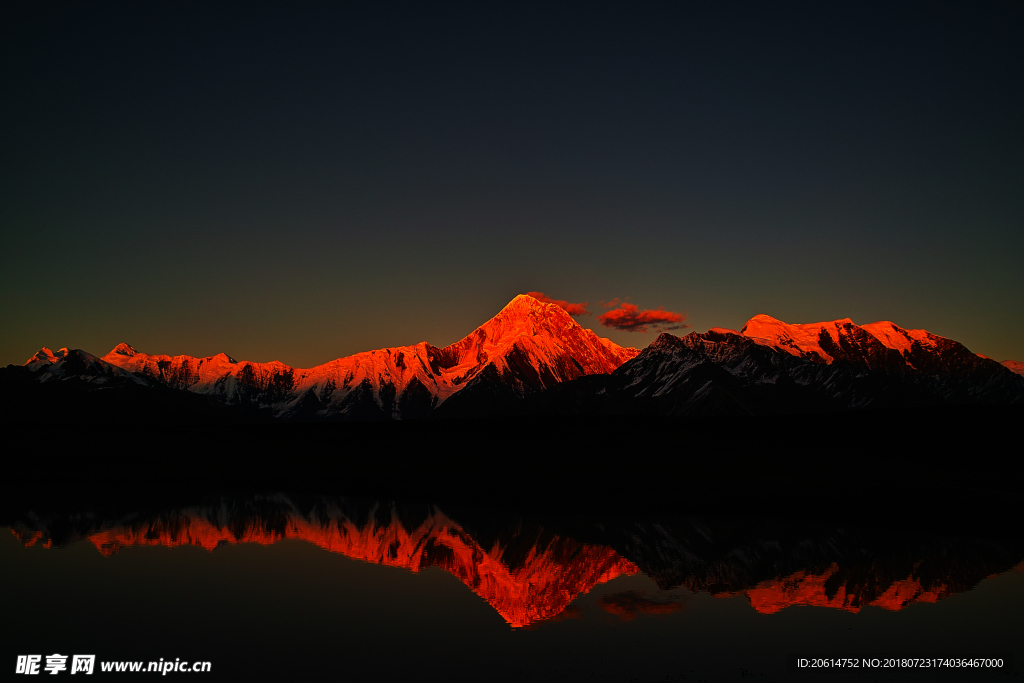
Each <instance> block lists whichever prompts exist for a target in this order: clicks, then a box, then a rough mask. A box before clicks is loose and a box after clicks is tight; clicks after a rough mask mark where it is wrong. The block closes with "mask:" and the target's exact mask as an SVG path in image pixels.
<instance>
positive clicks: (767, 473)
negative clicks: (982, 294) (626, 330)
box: [0, 406, 1024, 538]
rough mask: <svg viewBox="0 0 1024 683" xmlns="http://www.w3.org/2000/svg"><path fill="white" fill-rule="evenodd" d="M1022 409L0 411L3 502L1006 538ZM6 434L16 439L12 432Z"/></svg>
mask: <svg viewBox="0 0 1024 683" xmlns="http://www.w3.org/2000/svg"><path fill="white" fill-rule="evenodd" d="M1021 418H1024V409H1021V408H1020V407H1017V406H969V407H956V408H929V409H911V410H906V411H884V412H883V411H878V412H868V411H865V412H850V413H837V414H827V415H813V416H807V415H793V416H782V417H770V418H769V417H745V418H735V417H728V418H726V417H722V418H685V419H670V418H635V417H631V418H572V419H557V418H556V419H553V418H516V419H511V418H510V419H498V420H492V419H487V420H450V421H449V420H446V421H441V420H422V421H407V422H376V423H334V424H323V423H321V424H234V425H149V426H132V425H113V424H79V425H75V424H59V423H58V424H54V423H43V422H37V423H29V422H19V423H7V424H6V425H4V426H3V430H4V433H5V434H6V435H7V439H6V440H7V442H8V444H11V445H12V448H11V449H10V451H9V452H10V455H9V457H8V458H7V464H6V472H7V474H6V476H5V477H4V483H3V484H2V491H0V492H2V494H3V499H4V501H5V502H4V507H5V508H7V509H8V510H13V509H24V508H25V507H26V506H28V507H34V506H39V505H43V506H46V507H51V506H56V507H58V508H60V507H64V506H68V508H69V509H70V508H74V507H76V506H78V507H81V505H82V504H86V505H90V506H94V505H99V506H102V505H105V504H108V503H109V504H115V501H117V502H116V504H117V505H126V506H128V507H131V506H133V505H135V506H137V504H138V503H144V504H146V505H151V504H154V503H155V502H157V501H159V500H161V499H163V498H167V499H173V500H178V499H180V498H181V496H182V495H185V496H186V497H187V496H193V495H198V496H203V495H207V494H209V493H210V492H218V493H219V492H224V491H232V490H235V491H290V492H306V493H310V494H316V495H345V496H363V497H373V498H387V499H392V500H402V501H412V502H414V501H421V502H426V503H432V504H442V505H445V506H447V507H449V508H455V507H472V508H483V509H492V510H501V511H507V512H512V513H515V514H538V515H544V516H556V517H575V516H587V517H592V516H594V515H599V516H600V515H609V516H629V517H663V516H666V515H670V516H673V517H675V516H685V515H712V516H729V517H733V516H735V517H745V518H759V519H771V518H779V519H787V518H797V519H816V520H821V521H827V522H829V523H837V524H857V525H859V526H863V525H867V526H879V527H886V528H888V527H891V526H892V525H900V526H903V527H905V528H907V529H908V531H910V530H916V531H922V532H939V533H952V534H958V535H959V534H963V535H970V536H972V537H979V536H985V537H1003V538H1009V537H1013V538H1017V537H1021V536H1022V535H1024V532H1022V530H1021V529H1020V525H1019V523H1018V518H1019V511H1020V507H1021V498H1022V496H1021V492H1020V487H1019V484H1018V482H1017V481H1016V479H1015V478H1013V477H1012V476H1011V474H1010V473H1011V472H1013V471H1014V469H1015V468H1013V465H1014V461H1015V460H1016V459H1017V457H1016V456H1015V454H1014V445H1015V444H1017V443H1019V425H1020V424H1022V423H1024V420H1022V419H1021ZM18 444H20V445H18Z"/></svg>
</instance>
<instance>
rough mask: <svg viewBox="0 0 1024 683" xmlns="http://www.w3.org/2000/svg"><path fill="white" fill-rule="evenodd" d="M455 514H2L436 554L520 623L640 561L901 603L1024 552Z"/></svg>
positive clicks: (820, 594) (73, 527)
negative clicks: (106, 516) (459, 516)
mask: <svg viewBox="0 0 1024 683" xmlns="http://www.w3.org/2000/svg"><path fill="white" fill-rule="evenodd" d="M463 518H464V519H463V522H464V523H459V522H456V521H455V520H454V519H452V518H451V517H449V516H447V515H446V514H444V513H442V512H441V511H440V510H438V509H437V508H435V507H427V506H419V507H417V506H407V505H395V504H390V505H382V504H378V503H373V502H367V501H357V500H352V499H347V498H318V499H315V500H312V501H305V500H300V499H296V500H293V499H290V498H287V497H285V496H271V497H250V498H246V499H242V500H221V501H218V502H217V503H216V504H213V505H209V504H206V505H194V506H190V507H184V508H181V509H177V510H171V511H162V512H158V513H153V514H127V515H123V516H120V517H119V518H118V519H99V518H95V517H94V518H89V517H87V516H83V515H73V516H66V515H54V516H51V517H47V518H40V517H37V516H36V515H27V516H25V515H23V516H19V518H18V519H16V520H10V521H9V522H8V523H9V524H10V526H11V527H12V530H13V531H14V533H15V534H16V535H17V536H18V538H19V539H20V540H21V541H22V542H23V543H24V544H25V545H34V544H36V543H39V542H42V543H43V544H44V545H46V546H47V547H51V546H52V545H56V546H62V545H66V544H67V543H70V542H73V541H76V540H79V539H82V538H88V539H89V540H90V541H91V542H92V543H93V544H94V545H95V546H96V548H97V549H98V550H99V551H100V552H101V553H103V554H104V555H107V556H109V555H113V554H114V553H116V552H117V551H118V550H119V549H120V548H122V547H125V546H133V545H164V546H181V545H197V546H201V547H203V548H206V549H207V550H211V551H212V550H214V549H215V548H217V547H218V546H220V545H223V544H226V543H261V544H264V545H267V544H272V543H275V542H277V541H279V540H282V539H286V538H297V539H302V540H305V541H308V542H310V543H313V544H315V545H317V546H319V547H321V548H324V549H325V550H329V551H331V552H337V553H341V554H343V555H345V556H347V557H351V558H355V559H359V560H363V561H366V562H374V563H378V564H385V565H389V566H395V567H404V568H406V569H411V570H412V571H419V570H420V569H423V568H425V567H431V566H433V567H439V568H441V569H443V570H445V571H447V572H449V573H451V574H453V575H454V576H456V577H457V578H458V579H459V580H460V581H462V582H463V583H464V584H466V586H468V587H469V588H470V589H471V590H473V592H475V593H476V594H477V595H479V596H480V597H482V598H484V599H485V600H486V601H487V602H488V603H490V604H491V606H492V607H494V609H495V610H496V611H497V612H498V613H499V614H500V615H501V616H502V617H503V618H504V619H505V620H506V621H507V622H508V623H509V624H511V625H512V626H517V627H518V626H526V625H529V624H531V623H534V622H537V621H540V620H544V619H548V618H551V617H554V616H556V615H558V614H559V613H560V612H562V611H563V610H564V609H565V608H566V607H568V605H569V603H570V602H572V600H573V599H574V598H575V597H576V596H577V595H579V594H581V593H584V592H587V591H589V590H590V589H591V588H593V587H594V586H596V585H597V584H599V583H603V582H606V581H609V580H611V579H613V578H615V577H616V576H619V575H622V574H633V573H636V572H637V571H643V572H644V573H645V574H647V575H648V576H650V577H651V578H652V579H653V580H654V581H655V582H656V583H657V584H658V586H659V588H661V589H663V590H669V589H672V588H676V587H680V586H681V587H685V588H687V589H689V590H691V591H706V592H708V593H710V594H712V595H716V596H732V595H738V594H743V595H746V597H747V598H748V599H749V601H750V603H751V605H752V606H753V607H754V608H755V609H756V610H757V611H759V612H762V613H766V614H770V613H774V612H777V611H779V610H780V609H783V608H785V607H788V606H791V605H815V606H825V607H832V608H838V609H843V610H848V611H854V612H856V611H858V610H859V609H860V608H862V607H864V606H866V605H875V606H879V607H883V608H886V609H890V610H898V609H901V608H903V607H905V606H907V605H909V604H911V603H914V602H925V603H927V602H935V601H937V600H941V599H943V598H945V597H948V596H950V595H953V594H955V593H959V592H962V591H965V590H969V589H970V588H972V587H973V586H974V585H976V584H977V583H978V581H980V580H981V579H983V578H985V577H987V576H990V575H993V574H997V573H1000V572H1004V571H1007V570H1008V569H1011V568H1012V567H1014V565H1015V564H1018V563H1019V562H1020V561H1021V558H1022V557H1024V545H1022V544H1021V543H1019V542H1015V541H1010V542H996V541H972V540H964V539H949V538H941V537H934V536H933V537H920V538H908V536H907V534H906V533H905V532H900V533H896V532H894V533H892V534H882V533H879V532H868V531H864V530H851V529H841V528H835V527H825V526H815V525H794V524H767V523H764V522H749V521H748V522H743V523H740V522H737V521H735V520H733V521H714V522H707V521H697V520H692V519H688V520H674V521H671V522H666V521H662V522H659V523H657V524H651V523H636V522H622V521H618V522H615V523H608V522H604V523H600V524H597V523H594V524H579V523H574V524H572V525H569V526H566V524H564V523H563V524H561V525H556V527H557V532H556V531H555V528H556V527H550V526H547V527H546V526H542V525H540V524H536V523H527V522H524V521H523V520H520V519H503V520H497V519H495V518H493V517H480V516H479V515H469V516H468V518H466V516H463ZM638 599H639V598H637V599H635V600H632V601H630V604H629V605H625V604H624V605H618V603H615V604H611V603H609V605H603V607H604V608H605V609H606V610H609V611H612V612H613V613H614V612H615V610H616V609H618V610H620V611H623V613H624V614H625V613H627V612H629V613H636V612H637V611H639V612H644V613H651V614H667V613H670V612H672V611H674V610H675V609H676V606H672V605H670V604H669V603H657V602H651V604H650V605H647V604H646V603H645V604H643V605H640V606H639V607H638V606H637V605H633V602H636V600H638ZM620 602H621V600H620ZM651 605H655V606H659V605H664V606H659V607H658V609H654V608H652V607H651ZM630 610H632V611H631V612H630Z"/></svg>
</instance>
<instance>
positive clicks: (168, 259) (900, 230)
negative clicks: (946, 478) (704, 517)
mask: <svg viewBox="0 0 1024 683" xmlns="http://www.w3.org/2000/svg"><path fill="white" fill-rule="evenodd" d="M637 5H638V3H625V2H623V3H617V4H605V3H542V4H529V5H528V4H525V3H512V4H496V3H478V4H472V5H471V4H467V5H460V6H456V5H452V4H433V5H432V4H428V3H410V4H403V5H399V4H384V3H366V4H360V5H356V4H351V5H350V4H344V5H342V4H341V3H337V4H335V3H328V4H294V3H287V4H286V3H281V4H277V5H275V4H259V3H245V4H237V5H223V4H216V3H194V4H189V3H179V2H175V3H165V4H161V3H125V4H115V3H69V4H66V3H59V4H55V3H45V2H42V3H35V2H33V3H22V6H21V7H19V9H17V10H11V9H10V8H8V9H6V10H5V16H4V19H3V21H2V22H0V53H2V61H0V73H2V79H3V80H2V84H3V92H4V98H3V102H4V105H3V107H2V108H0V117H2V123H3V140H4V144H3V148H2V149H3V151H2V153H3V166H2V170H0V173H2V183H0V197H2V201H0V207H2V208H0V211H2V213H0V217H2V223H0V225H2V234H3V248H2V250H0V320H2V334H0V363H2V364H7V363H23V362H24V361H25V360H26V359H27V358H28V357H29V356H30V355H31V354H32V353H34V352H35V351H36V350H37V349H38V348H39V347H40V346H44V345H45V346H50V347H53V348H57V347H62V346H68V347H73V348H75V347H77V348H83V349H86V350H87V351H90V352H92V353H95V354H97V355H102V354H104V353H106V352H107V351H109V350H110V349H111V348H112V347H113V346H114V345H115V344H117V343H118V342H122V341H124V342H128V343H130V344H132V345H134V346H135V347H136V348H138V349H139V350H141V351H146V352H148V353H170V354H191V355H197V356H204V355H211V354H215V353H218V352H221V351H224V352H227V353H229V354H231V355H232V356H234V357H235V358H238V359H246V360H254V361H268V360H273V359H279V360H281V361H284V362H286V363H288V364H291V365H294V366H301V367H305V366H310V365H314V364H318V363H323V362H325V361H327V360H330V359H333V358H337V357H339V356H344V355H349V354H352V353H356V352H358V351H365V350H369V349H373V348H381V347H386V346H398V345H404V344H413V343H416V342H419V341H424V340H425V341H429V342H431V343H432V344H435V345H438V346H442V345H445V344H449V343H451V342H454V341H456V340H458V339H459V338H461V337H462V336H464V335H466V334H468V333H469V332H471V331H472V330H473V329H474V328H475V327H476V326H478V325H479V324H481V323H483V322H485V321H486V320H487V319H488V318H489V317H491V316H492V315H494V314H495V313H497V311H498V310H499V309H500V308H501V307H502V306H504V305H505V304H506V303H507V302H508V301H509V300H510V299H512V297H513V296H515V295H516V294H519V293H524V292H528V291H539V292H544V293H545V294H547V295H548V296H550V297H553V298H556V299H564V300H568V301H571V302H589V303H590V308H591V310H592V311H594V314H593V315H591V316H581V317H579V318H577V319H578V320H579V322H580V323H581V324H583V325H584V326H585V327H591V328H594V329H595V330H596V331H597V332H598V333H599V334H601V335H602V336H608V337H611V338H612V339H613V340H614V341H616V342H618V343H620V344H627V345H631V346H645V345H647V344H648V343H650V342H651V341H652V340H653V339H654V337H655V333H654V332H653V331H648V332H647V333H642V332H626V331H620V330H611V329H608V328H606V327H602V326H601V325H600V324H599V322H598V321H597V314H599V313H601V311H602V309H601V308H600V306H599V305H598V302H599V301H602V300H610V299H613V298H616V297H618V298H620V299H622V300H625V299H627V297H628V300H629V301H630V302H632V303H633V304H635V305H637V306H639V307H640V308H641V309H643V308H652V309H653V308H657V307H659V306H663V307H664V308H665V309H666V310H668V311H673V312H679V313H684V314H685V315H686V316H687V322H688V324H689V325H690V326H691V327H690V330H695V331H701V332H702V331H704V330H706V329H708V328H709V327H713V326H721V327H732V328H738V327H740V326H741V325H742V324H743V323H744V322H745V321H746V320H747V319H748V318H750V317H751V316H753V315H755V314H758V313H766V314H768V315H771V316H774V317H776V318H779V319H781V320H785V321H787V322H792V323H804V322H816V321H822V320H833V319H836V318H845V317H850V318H852V319H853V320H854V322H857V323H860V324H864V323H869V322H874V321H877V320H883V319H884V320H892V321H894V322H896V323H897V324H899V325H901V326H903V327H912V328H925V329H927V330H930V331H932V332H934V333H936V334H940V335H943V336H947V337H951V338H953V339H957V340H959V341H961V342H963V343H965V344H966V345H967V346H968V347H969V348H970V349H971V350H972V351H975V352H977V353H982V354H985V355H988V356H991V357H993V358H995V359H996V360H1004V359H1007V358H1013V359H1019V360H1024V10H1022V7H1024V5H1022V4H1021V3H1019V2H1013V3H1005V4H983V3H982V4H979V3H962V4H961V5H959V6H952V7H949V6H943V7H939V6H937V5H929V4H923V5H920V6H910V5H905V6H902V8H899V7H897V8H894V7H891V6H886V5H879V6H877V7H875V8H866V6H865V5H864V4H863V3H856V4H839V3H815V4H806V5H796V4H781V3H751V4H730V3H702V4H701V5H703V6H701V5H694V6H678V5H677V6H669V7H667V8H666V6H665V5H661V4H659V5H657V6H655V5H648V6H644V5H640V6H637ZM690 330H684V331H682V332H677V333H679V334H682V333H685V332H687V331H690Z"/></svg>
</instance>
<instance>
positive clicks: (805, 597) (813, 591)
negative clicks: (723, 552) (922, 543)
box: [720, 564, 950, 614]
mask: <svg viewBox="0 0 1024 683" xmlns="http://www.w3.org/2000/svg"><path fill="white" fill-rule="evenodd" d="M838 571H839V567H838V565H835V564H833V565H832V566H831V567H830V568H829V569H827V570H825V571H824V572H822V573H820V574H813V573H809V572H803V571H800V572H797V573H795V574H793V575H791V576H787V577H785V578H779V579H772V580H770V581H763V582H761V583H759V584H758V585H756V586H754V587H753V588H748V589H747V590H744V591H742V593H744V594H746V596H747V599H748V600H750V604H751V605H752V606H753V607H754V609H756V610H757V611H758V612H760V613H761V614H774V613H775V612H778V611H779V610H781V609H785V608H786V607H792V606H794V605H807V606H815V607H832V608H834V609H841V610H844V611H847V612H859V611H860V609H861V608H862V607H864V606H865V605H874V606H876V607H882V608H884V609H888V610H900V609H903V608H904V607H906V606H907V605H909V604H911V603H914V602H936V601H938V600H941V599H942V598H945V597H947V596H948V595H949V594H950V591H949V590H948V588H947V587H946V586H945V585H942V584H940V585H936V586H930V587H928V588H927V589H926V588H924V587H923V586H922V585H921V582H920V580H918V579H916V578H914V577H913V576H911V577H908V578H906V579H902V580H900V581H896V582H894V583H892V584H891V585H889V587H888V588H887V589H885V590H884V591H883V592H882V593H880V594H878V593H873V594H872V593H865V592H863V591H861V592H857V591H851V592H847V591H848V589H849V586H848V585H847V584H845V583H840V584H839V585H838V586H834V587H832V592H831V593H830V592H829V589H828V587H827V586H826V584H827V583H828V582H829V579H831V578H832V577H833V576H834V575H835V574H836V573H837V572H838ZM727 595H734V594H725V593H723V594H720V596H727Z"/></svg>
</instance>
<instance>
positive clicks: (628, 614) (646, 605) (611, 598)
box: [598, 591, 683, 621]
mask: <svg viewBox="0 0 1024 683" xmlns="http://www.w3.org/2000/svg"><path fill="white" fill-rule="evenodd" d="M598 604H600V605H601V609H603V610H604V611H605V612H607V613H608V614H614V615H615V616H617V617H618V618H619V619H621V620H622V621H632V620H633V619H636V617H637V615H638V614H655V615H665V614H672V613H673V612H678V611H680V610H681V609H683V604H682V603H681V602H677V601H675V600H651V599H650V598H645V597H644V596H643V595H641V594H640V593H639V592H638V591H625V592H623V593H612V594H611V595H604V596H601V600H600V601H599V603H598Z"/></svg>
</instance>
